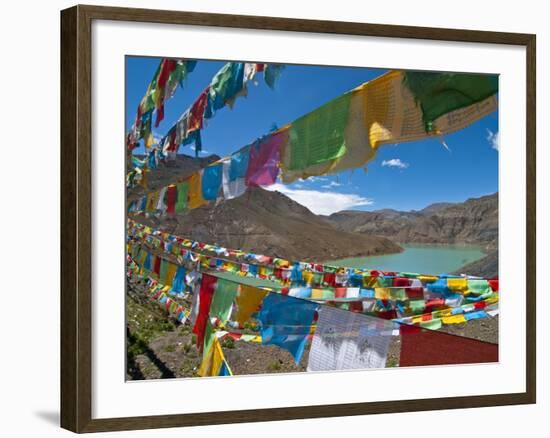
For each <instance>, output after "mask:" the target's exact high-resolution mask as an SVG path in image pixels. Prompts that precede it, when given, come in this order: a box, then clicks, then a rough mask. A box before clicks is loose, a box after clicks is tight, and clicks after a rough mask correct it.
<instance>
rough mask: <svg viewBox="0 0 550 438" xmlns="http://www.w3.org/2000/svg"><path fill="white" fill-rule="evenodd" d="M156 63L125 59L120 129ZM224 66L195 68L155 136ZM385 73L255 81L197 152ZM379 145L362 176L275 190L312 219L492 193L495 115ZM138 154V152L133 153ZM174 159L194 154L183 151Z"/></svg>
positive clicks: (325, 72)
mask: <svg viewBox="0 0 550 438" xmlns="http://www.w3.org/2000/svg"><path fill="white" fill-rule="evenodd" d="M159 62H160V59H159V58H142V57H127V60H126V124H127V126H126V129H127V130H128V129H129V128H130V126H131V124H132V122H133V120H134V118H135V114H136V108H137V105H138V103H139V102H140V100H141V98H142V96H143V94H144V93H145V90H146V88H147V86H148V84H149V82H150V81H151V78H152V77H153V74H154V73H155V70H156V68H157V66H158V64H159ZM223 64H224V62H217V61H198V62H197V66H196V67H195V70H194V71H193V72H192V73H191V74H190V75H189V76H188V78H187V80H186V82H185V83H184V88H179V89H178V91H177V92H176V94H175V95H174V97H173V98H172V99H170V100H169V101H167V102H166V104H165V118H164V120H163V121H162V123H161V124H160V126H159V127H158V128H156V129H155V130H154V132H155V134H158V136H159V137H160V136H163V135H164V134H165V133H166V132H167V131H168V130H169V129H170V127H171V126H172V125H173V124H174V123H175V122H176V120H177V119H178V118H179V117H180V115H181V114H182V113H183V112H184V111H185V110H186V109H187V108H188V107H189V106H190V105H191V104H192V103H193V102H194V100H195V99H196V98H197V96H198V95H199V93H200V92H201V91H202V90H203V89H204V88H205V87H206V86H207V85H208V84H209V83H210V80H211V79H212V77H213V76H214V74H215V73H216V72H217V71H218V70H219V69H220V68H221V66H222V65H223ZM384 72H385V70H380V69H366V68H353V67H319V66H297V65H288V66H287V67H286V69H285V70H283V73H282V74H281V77H280V78H279V81H278V83H277V85H276V88H275V90H271V89H270V88H269V87H268V86H267V85H266V84H265V82H264V81H263V76H262V75H261V74H260V75H258V76H257V77H256V80H257V82H258V85H257V86H249V89H248V96H247V97H241V98H239V99H238V100H237V102H236V104H235V105H234V107H233V109H230V108H229V107H225V108H223V109H221V110H219V111H218V112H217V113H216V115H215V116H214V117H213V118H212V119H210V120H209V121H208V124H207V126H206V127H205V128H204V129H203V132H202V140H203V142H202V143H203V149H204V151H203V153H202V154H201V156H207V155H209V154H217V155H219V156H227V155H230V154H231V153H232V152H235V151H237V150H238V149H239V148H240V147H242V146H244V145H246V144H249V143H251V142H252V141H254V140H255V139H256V138H258V137H259V136H261V135H263V134H265V133H267V132H269V131H270V129H271V128H272V126H273V125H274V124H276V125H277V126H282V125H284V124H286V123H288V122H291V121H292V120H294V119H296V118H298V117H300V116H301V115H303V114H306V113H307V112H309V111H311V110H313V109H315V108H317V107H319V106H321V105H322V104H324V103H326V102H328V101H330V100H331V99H333V98H335V97H337V96H339V95H341V94H342V93H344V92H345V91H348V90H350V89H352V88H354V87H356V86H358V85H360V84H362V83H363V82H366V81H368V80H370V79H373V78H375V77H377V76H379V75H381V74H383V73H384ZM444 140H445V143H446V144H447V145H448V148H449V149H447V148H445V147H444V146H443V144H442V143H441V142H440V141H438V140H436V139H429V140H423V141H418V142H411V143H402V144H399V145H385V146H382V147H381V148H380V149H379V152H378V155H377V156H376V158H375V159H374V160H373V161H371V162H370V163H369V164H368V166H367V167H368V172H366V173H365V172H364V171H363V170H362V169H357V170H355V171H353V172H352V171H347V172H342V173H340V174H338V175H330V176H323V177H317V178H310V179H308V180H306V181H299V182H296V183H293V184H290V185H287V186H283V185H282V184H277V185H276V186H275V187H274V188H275V189H277V190H279V191H281V192H283V193H285V194H286V195H287V196H289V197H291V198H293V199H294V200H295V201H297V202H300V203H302V204H304V205H306V206H307V207H308V208H310V210H312V211H314V212H315V213H318V214H330V213H331V212H334V211H338V210H342V209H356V210H378V209H382V208H394V209H397V210H418V209H422V208H424V207H426V206H427V205H429V204H431V203H434V202H461V201H464V200H466V199H468V198H471V197H478V196H482V195H486V194H490V193H494V192H496V191H498V150H497V147H498V112H496V113H493V114H491V115H489V116H487V117H485V118H484V119H482V120H480V121H478V122H477V123H475V124H473V125H471V126H469V127H468V128H466V129H464V130H462V131H459V132H457V133H454V134H451V135H448V136H446V137H445V139H444ZM135 152H136V153H143V147H140V148H138V149H136V151H135ZM180 153H184V154H188V155H194V151H192V150H191V149H189V147H188V146H187V147H182V148H180Z"/></svg>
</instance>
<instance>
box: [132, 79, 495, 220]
mask: <svg viewBox="0 0 550 438" xmlns="http://www.w3.org/2000/svg"><path fill="white" fill-rule="evenodd" d="M227 71H228V72H230V71H232V70H231V69H227ZM266 71H267V70H266ZM406 74H408V75H410V73H404V72H400V71H390V72H388V73H386V74H384V75H382V76H380V77H379V78H376V79H374V80H372V81H369V82H366V83H364V84H363V85H361V86H359V87H357V88H355V89H354V90H351V91H349V92H347V93H344V94H343V95H342V96H340V97H337V98H336V99H334V100H332V101H331V102H328V103H327V104H325V105H323V106H321V107H320V108H317V109H316V110H314V111H312V112H310V113H308V114H306V115H305V116H303V117H301V118H299V119H297V120H295V121H294V122H293V123H291V124H290V125H289V126H285V127H284V128H282V129H280V130H277V131H275V132H272V133H269V134H267V135H266V136H264V137H262V138H260V139H259V140H258V141H256V142H253V143H252V144H251V145H249V146H247V147H245V148H243V149H241V150H239V151H238V152H237V153H235V154H233V155H232V156H231V157H226V158H223V159H221V160H220V161H219V162H218V163H216V164H221V165H222V171H221V174H222V186H223V194H224V197H225V199H232V198H235V197H237V196H240V195H242V194H243V193H244V192H245V190H246V187H250V186H257V185H261V186H269V185H271V184H274V183H275V181H276V179H277V176H278V175H279V172H280V177H281V179H282V181H283V182H284V183H290V182H294V181H296V180H297V179H299V178H302V179H303V178H308V177H311V176H319V175H325V174H332V173H337V172H341V171H342V170H346V169H353V168H358V167H363V166H364V165H365V164H366V163H367V162H369V161H370V160H372V159H373V158H374V157H375V155H376V151H377V148H378V147H379V146H380V145H383V144H388V143H392V144H395V143H402V142H407V141H414V140H420V139H424V138H428V137H430V136H441V135H446V134H449V133H451V132H454V131H457V130H459V129H462V128H464V127H466V126H468V125H469V124H471V123H473V122H475V121H477V120H479V119H481V118H482V117H484V116H486V115H488V114H490V113H491V112H493V111H495V110H496V109H497V108H498V103H497V99H496V93H497V92H498V86H497V85H498V83H496V86H495V81H494V80H493V79H490V78H485V79H479V78H478V79H479V80H478V82H480V84H481V85H479V87H477V86H476V87H477V88H476V89H475V90H473V91H472V90H470V91H471V96H470V97H469V98H468V99H465V100H460V99H459V100H457V102H455V104H453V105H452V106H448V107H440V106H437V105H436V104H434V102H437V101H438V99H439V97H438V96H439V95H438V94H437V93H439V92H441V93H444V92H447V91H445V90H447V89H446V88H444V89H443V91H441V90H439V88H438V86H439V85H437V84H444V85H445V86H446V87H448V88H449V89H450V90H451V91H452V92H453V93H454V92H457V93H459V92H461V91H463V88H461V87H462V85H463V84H464V83H466V82H468V80H467V79H468V78H467V77H468V75H465V77H462V76H461V74H455V75H451V76H452V79H449V77H448V76H449V75H445V74H441V73H430V75H433V76H430V78H431V79H430V81H429V82H430V83H431V84H432V85H430V86H426V88H425V89H424V88H421V87H417V86H415V85H412V86H413V88H414V89H415V90H416V91H418V92H419V93H420V94H419V95H420V96H423V99H424V100H425V101H426V105H427V106H429V108H431V110H430V111H431V112H430V113H429V114H430V115H428V116H426V117H431V118H433V117H435V116H437V117H436V118H435V119H434V120H431V119H430V121H429V123H430V129H429V131H428V132H427V131H426V129H425V124H424V121H423V120H424V115H423V110H422V109H421V106H422V105H421V104H419V103H418V102H419V100H418V99H420V98H417V96H415V94H414V93H413V92H411V90H410V89H409V86H410V84H411V83H414V84H416V82H417V77H416V76H411V78H412V79H411V78H409V79H407V80H406V78H405V75H406ZM438 75H439V76H438ZM474 76H476V78H477V77H478V76H477V75H474ZM239 77H240V76H239ZM415 81H416V82H415ZM224 84H225V82H224ZM434 84H435V85H434ZM483 84H485V85H483ZM226 86H228V85H224V87H226ZM415 87H416V88H415ZM453 87H454V88H453ZM417 88H418V89H417ZM478 88H479V89H478ZM438 90H439V91H438ZM453 90H454V91H453ZM457 90H458V91H457ZM476 90H477V91H476ZM474 91H475V92H474ZM201 96H202V97H201V99H202V100H200V105H197V106H196V108H197V110H196V111H193V112H192V113H191V115H193V114H196V115H197V117H195V118H194V119H193V120H194V121H193V122H191V121H190V120H187V119H185V118H184V119H185V120H186V126H187V131H186V134H185V135H190V134H193V133H194V135H200V129H201V128H202V118H203V117H204V108H205V106H206V103H207V101H208V99H209V98H210V92H209V91H208V90H205V91H204V92H203V94H202V95H201ZM216 96H217V94H216ZM215 99H218V97H216V98H215ZM479 99H482V100H479ZM197 102H199V101H197ZM208 102H209V101H208ZM215 102H219V100H215ZM218 104H219V103H214V104H212V105H214V107H215V106H216V105H218ZM432 107H433V108H437V109H433V108H432ZM190 117H191V116H190ZM184 119H182V120H184ZM170 135H171V137H170V141H169V144H172V143H171V141H172V140H171V139H172V138H173V135H172V132H171V133H170ZM166 141H168V140H165V143H166ZM174 141H175V142H176V143H177V144H179V143H178V142H180V141H182V142H185V141H186V140H185V139H183V138H181V136H179V137H178V136H176V138H175V140H174ZM243 174H244V175H243ZM242 179H244V182H243V181H242ZM138 205H141V204H140V203H138V202H134V203H133V204H132V205H131V210H130V211H131V212H139V210H138ZM198 205H199V206H200V205H202V203H199V204H198ZM190 208H193V207H190ZM157 214H162V212H157Z"/></svg>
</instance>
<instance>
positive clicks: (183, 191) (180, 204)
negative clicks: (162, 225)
mask: <svg viewBox="0 0 550 438" xmlns="http://www.w3.org/2000/svg"><path fill="white" fill-rule="evenodd" d="M176 190H177V197H176V208H175V209H176V213H181V212H182V211H184V210H185V209H187V195H188V192H189V182H183V183H180V184H177V185H176Z"/></svg>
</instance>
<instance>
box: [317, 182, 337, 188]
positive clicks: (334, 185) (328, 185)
mask: <svg viewBox="0 0 550 438" xmlns="http://www.w3.org/2000/svg"><path fill="white" fill-rule="evenodd" d="M341 185H342V184H340V183H339V182H336V181H331V182H330V183H329V184H325V185H324V186H321V187H322V188H323V189H331V188H333V187H340V186H341Z"/></svg>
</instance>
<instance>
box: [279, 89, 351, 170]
mask: <svg viewBox="0 0 550 438" xmlns="http://www.w3.org/2000/svg"><path fill="white" fill-rule="evenodd" d="M350 101H351V93H346V94H344V95H342V96H340V97H338V98H336V99H334V100H332V101H331V102H329V103H327V104H325V105H323V106H322V107H320V108H318V109H316V110H315V111H312V112H310V113H309V114H306V115H305V116H303V117H300V118H299V119H298V120H296V121H295V122H293V123H292V126H291V128H290V134H289V136H290V163H288V169H289V170H300V169H305V168H307V167H309V166H312V165H315V164H320V163H323V162H326V161H330V160H334V159H336V158H339V157H341V156H342V155H344V154H345V153H346V141H345V135H344V134H345V129H346V125H347V123H348V115H349V105H350Z"/></svg>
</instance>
